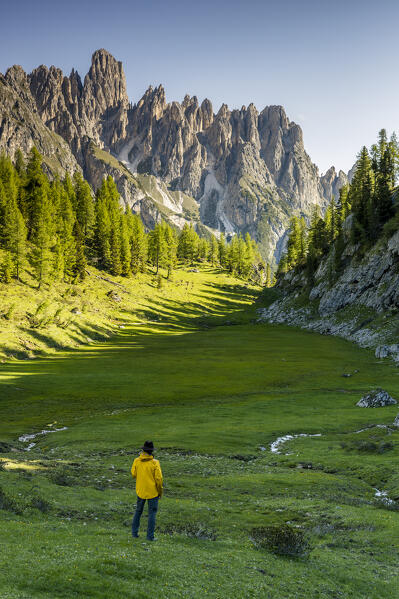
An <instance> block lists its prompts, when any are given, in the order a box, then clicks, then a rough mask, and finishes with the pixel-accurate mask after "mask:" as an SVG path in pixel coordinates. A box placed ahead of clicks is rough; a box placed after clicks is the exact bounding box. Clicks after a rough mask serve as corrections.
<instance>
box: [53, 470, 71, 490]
mask: <svg viewBox="0 0 399 599" xmlns="http://www.w3.org/2000/svg"><path fill="white" fill-rule="evenodd" d="M49 479H50V480H51V482H52V483H54V484H56V485H60V486H61V487H73V486H74V484H75V482H76V481H75V478H74V476H73V474H72V472H71V471H70V470H69V469H68V468H57V469H56V470H53V471H52V472H50V474H49Z"/></svg>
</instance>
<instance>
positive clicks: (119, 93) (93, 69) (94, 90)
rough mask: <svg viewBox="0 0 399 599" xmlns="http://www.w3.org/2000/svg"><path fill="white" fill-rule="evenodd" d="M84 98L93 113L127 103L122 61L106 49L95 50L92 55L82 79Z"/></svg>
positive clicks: (99, 112) (96, 113)
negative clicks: (88, 67) (89, 64)
mask: <svg viewBox="0 0 399 599" xmlns="http://www.w3.org/2000/svg"><path fill="white" fill-rule="evenodd" d="M84 98H85V100H86V103H87V104H88V105H90V108H91V109H92V111H93V115H98V114H102V113H104V112H106V111H107V110H109V109H112V108H114V107H117V106H120V105H123V106H127V104H128V96H127V91H126V78H125V73H124V71H123V67H122V63H121V62H120V61H117V60H116V59H115V58H114V57H113V56H112V54H110V53H109V52H107V50H104V49H101V50H96V51H95V52H94V54H93V56H92V59H91V66H90V69H89V72H88V73H87V75H86V77H85V80H84Z"/></svg>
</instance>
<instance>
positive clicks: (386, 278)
mask: <svg viewBox="0 0 399 599" xmlns="http://www.w3.org/2000/svg"><path fill="white" fill-rule="evenodd" d="M355 250H356V248H354V247H353V246H351V244H350V243H349V242H348V243H347V246H346V249H345V251H344V254H343V260H344V262H345V263H346V268H344V270H343V272H342V273H341V275H340V276H339V278H338V279H337V280H336V281H335V282H334V283H333V284H332V283H331V281H330V280H329V276H328V272H329V260H331V259H333V256H329V257H328V258H326V259H325V260H324V261H323V262H321V264H320V266H319V268H318V270H317V272H316V274H315V282H314V285H313V287H312V288H311V289H310V290H309V288H308V285H307V281H306V277H305V275H304V274H303V273H295V272H294V271H290V272H289V273H287V274H286V275H285V276H284V278H283V279H282V280H281V281H280V282H279V285H278V288H277V289H280V291H281V295H282V297H281V299H277V300H276V301H275V302H274V303H272V304H271V305H270V306H269V307H268V308H263V309H261V310H260V313H259V318H260V320H266V321H269V322H274V323H287V324H291V325H294V326H300V327H302V328H306V329H309V330H313V331H316V332H319V333H323V334H330V335H337V336H340V337H344V338H345V339H348V340H351V341H355V342H356V343H358V344H359V345H361V346H362V347H374V348H376V347H377V346H378V347H377V349H376V357H377V358H385V357H391V358H393V359H394V360H395V361H396V362H397V363H398V364H399V344H398V342H397V340H398V336H397V335H398V333H397V332H398V330H399V269H398V265H399V231H397V232H396V233H395V234H394V235H393V236H392V237H391V238H390V239H389V240H388V241H386V242H382V241H380V242H378V244H377V245H376V246H375V247H374V248H372V249H371V250H370V251H369V252H368V253H367V254H366V255H365V256H364V257H363V259H362V260H359V258H358V257H357V255H356V251H355Z"/></svg>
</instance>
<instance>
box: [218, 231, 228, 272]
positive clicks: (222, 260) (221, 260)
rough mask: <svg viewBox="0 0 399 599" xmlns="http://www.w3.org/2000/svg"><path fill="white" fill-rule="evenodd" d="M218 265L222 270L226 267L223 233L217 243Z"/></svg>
mask: <svg viewBox="0 0 399 599" xmlns="http://www.w3.org/2000/svg"><path fill="white" fill-rule="evenodd" d="M218 249H219V264H220V266H221V267H222V268H225V267H226V256H227V247H226V239H225V236H224V234H223V233H221V234H220V237H219V243H218Z"/></svg>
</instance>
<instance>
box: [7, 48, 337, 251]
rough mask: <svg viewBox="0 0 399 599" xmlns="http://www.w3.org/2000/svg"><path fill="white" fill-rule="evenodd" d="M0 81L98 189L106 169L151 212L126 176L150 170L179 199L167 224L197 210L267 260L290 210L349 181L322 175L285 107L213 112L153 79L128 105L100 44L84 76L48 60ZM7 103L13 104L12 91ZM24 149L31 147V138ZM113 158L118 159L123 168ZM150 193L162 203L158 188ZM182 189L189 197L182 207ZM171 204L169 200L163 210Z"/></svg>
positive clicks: (322, 201)
mask: <svg viewBox="0 0 399 599" xmlns="http://www.w3.org/2000/svg"><path fill="white" fill-rule="evenodd" d="M2 81H3V80H2V79H1V78H0V85H3V83H2ZM4 82H5V83H4V85H3V87H4V86H6V87H7V86H8V87H9V89H12V90H13V93H14V95H15V96H16V97H17V98H21V100H22V101H23V102H24V105H26V106H28V107H29V112H30V113H31V114H33V113H35V114H36V117H37V118H38V119H39V116H40V118H41V121H42V124H44V126H45V128H47V130H50V132H54V133H57V134H59V135H60V136H61V137H62V138H63V139H64V140H65V141H66V142H67V144H68V145H69V147H70V149H71V150H72V152H73V154H74V156H75V157H76V159H77V161H78V162H79V164H80V165H81V167H82V168H83V169H84V171H85V175H86V176H87V178H88V179H89V181H90V182H91V183H92V184H93V185H94V186H95V187H96V186H97V185H98V184H100V182H101V179H102V176H103V175H104V173H111V174H112V176H113V177H114V178H115V179H116V181H117V184H118V187H119V190H120V192H121V194H122V196H123V198H124V200H125V202H126V204H127V205H129V206H131V207H132V206H134V209H135V210H138V209H140V210H141V209H143V210H144V209H145V210H147V212H148V201H149V200H148V197H147V196H146V197H145V199H143V198H141V199H140V200H138V199H137V197H138V196H137V191H136V190H137V185H134V184H133V183H132V179H131V178H132V177H133V179H134V177H136V176H153V177H156V178H157V179H156V180H157V183H156V186H157V185H163V186H164V188H165V189H169V190H170V191H171V192H172V193H176V194H177V195H176V196H175V198H179V199H178V200H176V201H178V203H179V206H180V208H179V210H180V211H181V214H180V215H179V217H178V218H177V217H176V219H177V220H176V219H175V221H173V222H175V223H176V224H178V223H179V226H180V224H181V223H182V222H185V221H184V218H186V219H187V218H191V216H187V214H189V215H193V214H198V212H199V214H200V218H201V221H202V223H203V224H205V225H207V226H209V227H212V228H214V229H219V230H220V231H224V232H225V233H227V234H234V233H240V232H241V233H243V234H245V233H246V232H250V233H251V234H252V235H253V236H254V237H256V238H257V239H258V241H259V242H260V244H261V246H262V247H263V250H264V255H265V256H267V257H268V259H272V257H273V256H274V257H275V258H276V259H277V260H278V258H279V255H280V253H281V250H282V249H283V246H284V239H285V235H286V230H287V225H288V221H289V216H290V215H291V214H293V213H296V214H303V215H304V216H308V215H309V214H310V213H311V211H312V208H313V206H314V205H315V204H318V205H320V206H321V208H322V209H323V208H324V207H325V206H326V204H327V202H328V201H329V199H330V198H331V196H332V195H337V192H338V190H339V187H340V186H342V184H344V183H345V182H346V178H345V177H346V176H345V175H344V173H342V171H340V172H339V173H338V174H337V173H336V171H335V169H333V170H331V169H329V171H328V173H326V174H325V175H324V176H323V177H322V178H321V179H320V178H319V173H318V169H317V167H316V166H315V165H314V164H313V163H312V161H311V160H310V158H309V156H308V155H307V153H306V151H305V148H304V143H303V136H302V130H301V128H300V127H299V125H297V124H296V123H293V122H290V121H289V119H288V117H287V115H286V113H285V110H284V108H283V107H282V106H267V107H266V108H264V109H263V110H262V111H261V112H260V113H259V112H258V110H257V109H256V107H255V106H254V104H253V103H250V104H249V105H248V107H246V106H242V107H241V108H240V109H233V110H230V109H229V107H228V106H227V104H225V103H224V104H222V105H221V106H220V108H219V110H218V112H217V114H216V115H215V114H214V111H213V107H212V103H211V102H210V101H209V100H208V99H205V100H203V102H202V103H201V105H199V102H198V98H197V97H196V96H190V95H189V94H186V95H185V97H184V99H183V101H182V102H181V103H179V102H170V103H167V102H166V95H165V90H164V88H163V86H162V85H159V86H157V87H152V86H150V87H149V88H148V89H147V90H146V91H145V93H144V95H143V96H142V98H141V99H139V100H138V101H137V102H136V103H135V104H134V105H132V104H130V103H129V101H128V96H127V91H126V79H125V74H124V71H123V66H122V63H121V62H120V61H118V60H116V59H115V58H114V57H113V56H112V55H111V54H110V53H109V52H108V51H107V50H104V49H100V50H96V51H95V52H94V54H93V56H92V61H91V66H90V68H89V71H88V73H87V75H86V76H85V77H84V80H83V83H82V79H81V78H80V76H79V74H78V73H77V72H76V71H75V70H74V69H72V71H71V74H70V75H69V77H68V76H65V75H64V74H63V73H62V71H61V70H60V69H58V68H56V67H55V66H51V67H50V68H48V67H46V66H44V65H41V66H40V67H38V68H37V69H34V71H33V72H32V73H31V74H30V75H26V74H25V73H24V71H23V69H21V67H18V66H15V67H12V68H11V69H9V70H8V72H7V74H6V76H5V78H4ZM7 106H12V102H11V99H10V102H9V103H8V104H7ZM7 110H9V111H10V110H12V109H11V108H10V109H7ZM8 117H10V115H8ZM39 120H40V119H39ZM0 123H1V119H0ZM6 123H8V121H7V120H6ZM7 126H8V125H7ZM7 126H6V127H5V128H4V127H3V129H2V127H1V125H0V139H2V138H1V136H3V139H4V140H6V141H5V142H4V143H7V140H9V138H10V133H9V131H10V130H12V131H13V133H12V135H15V136H16V139H17V130H16V129H15V127H14V126H12V127H11V129H10V128H9V129H7ZM27 131H28V130H27ZM26 135H28V133H26ZM2 143H3V142H2ZM14 145H15V144H14ZM42 145H43V144H42ZM24 147H29V140H28V139H27V138H26V139H25V138H24ZM48 147H49V146H48ZM96 147H97V148H101V149H104V150H105V151H106V152H108V153H109V154H111V155H113V157H112V156H110V159H109V161H108V162H106V161H101V159H99V158H96V157H95V155H94V154H95V148H96ZM105 155H106V154H105ZM97 156H98V154H97ZM102 156H104V154H102ZM115 158H117V159H118V160H119V161H120V162H122V163H123V164H124V167H122V166H121V168H120V170H118V162H117V161H114V159H115ZM110 165H112V167H111V166H110ZM110 169H111V170H110ZM126 169H128V170H130V175H131V177H130V178H129V176H127V175H126V173H128V170H126ZM111 171H112V172H111ZM128 175H129V173H128ZM151 189H155V188H154V187H152V188H151ZM151 193H152V192H151ZM154 193H155V196H154V202H155V204H154V205H155V206H158V205H159V202H160V201H164V196H163V195H162V194H160V193H158V192H156V190H155V191H154ZM181 194H183V195H181ZM140 197H141V196H140ZM183 197H185V198H186V200H187V198H189V200H187V201H188V202H189V203H188V205H189V206H190V209H189V210H188V209H187V208H185V210H186V212H184V210H183V204H182V198H183ZM162 198H163V199H162ZM165 201H166V200H165ZM174 201H175V200H174ZM146 202H147V204H146ZM168 202H169V200H168ZM172 204H173V202H172ZM172 204H170V203H168V204H167V208H168V211H170V210H171V209H172V208H171V205H172ZM145 206H146V208H145ZM173 206H174V204H173ZM193 207H195V209H194V208H193ZM174 209H175V208H173V210H174ZM176 209H177V208H176ZM154 210H156V208H153V209H152V211H151V213H152V216H151V223H153V222H154V216H153V214H154ZM168 214H169V212H168ZM184 214H185V216H184ZM170 218H172V217H170ZM197 218H198V217H197ZM179 219H180V220H179ZM149 226H151V225H150V224H149Z"/></svg>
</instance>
